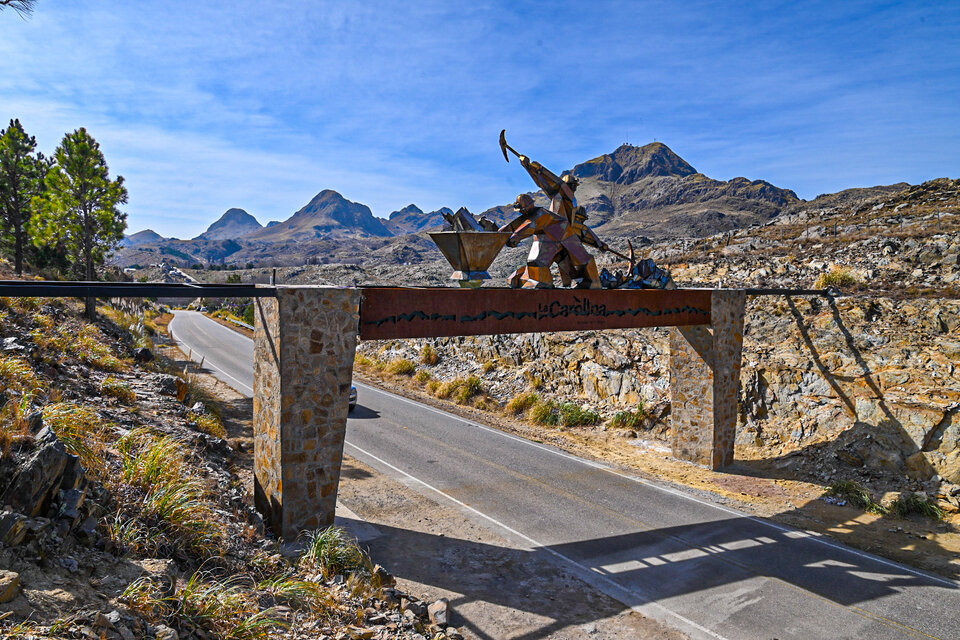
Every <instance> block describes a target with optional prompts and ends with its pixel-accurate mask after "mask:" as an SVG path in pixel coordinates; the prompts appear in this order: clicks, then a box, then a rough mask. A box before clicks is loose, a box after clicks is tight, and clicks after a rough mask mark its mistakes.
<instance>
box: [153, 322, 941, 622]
mask: <svg viewBox="0 0 960 640" xmlns="http://www.w3.org/2000/svg"><path fill="white" fill-rule="evenodd" d="M170 326H171V330H172V333H173V335H174V337H175V338H176V339H177V340H178V341H179V342H181V344H182V346H183V348H184V350H185V351H186V350H190V351H192V352H193V354H194V355H193V357H194V359H195V360H199V359H200V357H201V356H202V357H204V358H205V366H208V367H210V369H211V371H212V373H213V374H214V375H216V376H218V377H220V378H221V379H222V380H223V381H224V382H226V383H227V384H230V385H231V386H233V387H234V388H236V389H237V390H238V391H240V392H241V393H244V394H251V393H252V387H253V343H252V341H251V340H250V339H248V338H246V337H244V336H241V335H240V334H238V333H236V332H234V331H231V330H230V329H228V328H226V327H223V326H221V325H219V324H217V323H216V322H213V321H212V320H209V319H207V318H205V317H203V316H202V315H201V314H199V313H193V312H179V311H178V312H177V314H176V318H175V319H174V320H173V322H172V323H171V325H170ZM357 387H358V389H359V404H358V407H357V409H356V410H355V411H353V412H352V414H351V416H350V419H349V420H348V423H347V443H346V447H345V450H346V452H347V453H349V454H350V455H352V456H354V457H356V458H357V459H359V460H361V461H362V462H364V463H366V464H368V465H370V466H372V467H374V468H376V469H378V470H380V471H382V472H384V473H387V474H390V475H392V476H394V477H397V478H399V479H401V480H403V481H404V482H405V483H406V484H408V485H410V486H414V487H416V488H418V489H419V490H420V491H422V492H424V493H426V494H428V495H432V496H433V497H434V498H435V499H436V500H437V501H438V502H445V503H448V504H450V503H453V504H455V505H457V506H458V507H459V508H460V509H461V510H463V511H464V512H465V513H466V514H467V515H468V516H470V517H471V518H473V519H474V520H476V521H478V522H481V523H483V524H485V525H486V526H488V527H490V528H492V529H494V530H495V531H496V532H497V533H499V534H500V535H503V536H505V537H507V538H508V539H511V540H513V541H515V542H519V543H520V544H522V545H525V546H526V547H527V548H529V549H531V550H534V551H535V552H537V553H540V554H542V555H543V556H544V557H546V558H549V559H551V560H552V561H554V562H556V563H558V564H560V565H562V566H564V567H566V568H568V569H571V570H573V571H574V572H576V573H578V575H580V576H581V577H582V578H583V579H584V580H586V581H587V582H589V583H590V584H592V585H594V586H595V587H597V588H599V589H601V590H602V591H604V592H606V593H607V594H608V595H611V596H613V597H614V598H616V599H618V600H619V601H621V602H623V603H624V604H626V605H628V606H630V607H633V608H634V609H636V610H637V611H639V612H640V613H642V614H644V615H647V616H650V617H652V618H655V619H658V620H660V621H662V622H664V623H665V624H667V625H669V626H672V627H674V628H676V629H679V630H681V631H684V632H686V633H687V634H689V635H690V636H691V637H694V638H713V639H718V638H727V639H730V640H734V639H736V640H741V639H742V640H755V639H762V638H765V639H774V638H775V639H777V640H787V639H788V638H790V639H793V638H796V639H798V640H814V639H819V638H823V639H831V640H834V639H836V638H867V639H869V640H885V639H888V638H891V639H892V638H940V639H942V640H947V639H952V640H956V639H958V638H960V583H957V582H954V581H952V580H947V579H945V578H941V577H937V576H934V575H931V574H928V573H926V572H923V571H919V570H916V569H913V568H910V567H907V566H905V565H901V564H899V563H896V562H892V561H890V560H886V559H883V558H880V557H877V556H874V555H872V554H868V553H864V552H861V551H858V550H855V549H851V548H849V547H846V546H844V545H842V544H840V543H837V542H835V541H833V540H831V539H829V538H826V537H824V536H819V535H816V534H813V533H810V532H805V531H800V530H796V529H791V528H789V527H784V526H781V525H778V524H775V523H772V522H768V521H765V520H763V519H760V518H756V517H752V516H749V515H746V514H743V513H741V512H739V511H736V510H734V509H730V508H728V507H725V506H722V505H718V504H712V503H710V502H708V501H706V500H704V499H701V498H698V497H695V496H692V495H687V494H686V493H685V492H683V491H682V490H679V489H676V488H674V487H671V486H667V485H666V484H663V485H661V484H658V483H653V482H649V481H646V480H642V479H640V478H636V477H633V476H631V475H629V474H626V473H624V472H622V471H619V470H617V469H614V468H611V467H608V466H606V465H603V464H599V463H596V462H592V461H589V460H584V459H581V458H577V457H575V456H572V455H569V454H567V453H565V452H562V451H560V450H558V449H554V448H552V447H549V446H545V445H542V444H538V443H535V442H531V441H528V440H524V439H522V438H518V437H516V436H513V435H509V434H506V433H503V432H500V431H498V430H496V429H492V428H490V427H486V426H483V425H480V424H477V423H474V422H471V421H469V420H465V419H463V418H460V417H458V416H455V415H452V414H449V413H445V412H443V411H440V410H437V409H435V408H433V407H429V406H427V405H424V404H421V403H418V402H415V401H412V400H409V399H406V398H402V397H400V396H397V395H395V394H391V393H388V392H385V391H381V390H379V389H376V388H374V387H370V386H367V385H363V384H357Z"/></svg>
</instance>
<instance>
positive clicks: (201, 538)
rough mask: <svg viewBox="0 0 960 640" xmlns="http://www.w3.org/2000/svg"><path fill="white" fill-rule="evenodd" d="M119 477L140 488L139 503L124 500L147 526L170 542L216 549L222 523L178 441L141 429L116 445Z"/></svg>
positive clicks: (200, 549) (203, 551)
mask: <svg viewBox="0 0 960 640" xmlns="http://www.w3.org/2000/svg"><path fill="white" fill-rule="evenodd" d="M119 449H120V457H121V465H122V469H123V480H124V481H125V482H127V483H129V484H131V485H133V486H135V487H139V488H140V489H142V490H143V492H144V495H143V497H142V499H140V504H139V505H133V504H126V505H121V506H122V507H126V508H127V511H129V512H131V513H134V514H137V516H138V518H140V519H141V520H143V522H144V524H145V525H146V527H147V528H148V529H149V528H151V527H153V526H158V527H159V528H160V529H161V530H162V531H163V532H164V533H165V534H167V538H168V540H169V541H170V542H171V543H172V544H173V545H174V546H179V545H180V543H181V542H182V544H183V546H185V547H186V548H188V549H189V550H191V551H192V552H194V553H197V554H200V555H202V556H206V555H209V554H212V553H215V551H216V549H217V546H218V544H219V542H220V541H221V539H222V537H223V531H222V527H221V526H220V524H219V521H218V519H217V518H216V517H215V516H214V513H213V510H212V509H211V507H210V504H209V501H208V499H207V498H208V497H207V495H206V491H205V490H204V488H203V483H202V481H201V480H200V479H199V478H197V477H195V476H193V475H192V472H191V471H190V470H189V468H188V465H187V464H186V454H185V451H184V448H183V445H182V444H180V443H179V442H177V441H176V440H174V439H173V438H171V437H169V436H154V435H152V434H150V433H147V432H146V431H143V430H137V431H133V432H131V433H130V434H128V435H127V436H125V437H124V438H123V439H122V440H121V441H120V445H119Z"/></svg>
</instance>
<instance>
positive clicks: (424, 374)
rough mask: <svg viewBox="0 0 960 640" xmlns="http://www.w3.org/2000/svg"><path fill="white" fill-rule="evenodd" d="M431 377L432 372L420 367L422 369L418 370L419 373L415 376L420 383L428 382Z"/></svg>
mask: <svg viewBox="0 0 960 640" xmlns="http://www.w3.org/2000/svg"><path fill="white" fill-rule="evenodd" d="M431 377H432V376H431V375H430V372H429V371H427V370H426V369H420V371H417V375H416V376H415V378H416V380H417V382H419V383H420V384H423V383H425V382H427V381H428V380H429V379H430V378H431Z"/></svg>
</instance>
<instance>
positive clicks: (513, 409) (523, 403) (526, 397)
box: [506, 391, 540, 416]
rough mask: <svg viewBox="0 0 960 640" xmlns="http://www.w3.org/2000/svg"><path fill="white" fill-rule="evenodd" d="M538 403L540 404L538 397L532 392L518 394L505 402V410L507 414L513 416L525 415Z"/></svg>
mask: <svg viewBox="0 0 960 640" xmlns="http://www.w3.org/2000/svg"><path fill="white" fill-rule="evenodd" d="M538 402H540V396H539V395H538V394H536V393H533V392H532V391H531V392H525V393H519V394H517V395H515V396H513V397H512V398H510V400H509V401H507V406H506V410H507V413H512V414H513V415H515V416H519V415H523V414H525V413H526V412H527V411H529V410H530V407H532V406H534V405H535V404H537V403H538Z"/></svg>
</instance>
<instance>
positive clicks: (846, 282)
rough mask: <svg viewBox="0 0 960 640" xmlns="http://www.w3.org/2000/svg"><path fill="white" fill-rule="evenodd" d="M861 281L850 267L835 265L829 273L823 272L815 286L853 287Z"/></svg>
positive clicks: (816, 287) (818, 287)
mask: <svg viewBox="0 0 960 640" xmlns="http://www.w3.org/2000/svg"><path fill="white" fill-rule="evenodd" d="M859 283H860V280H859V279H857V277H856V276H855V275H854V274H853V272H852V271H851V270H850V269H848V268H847V267H837V266H835V267H833V268H831V269H830V271H828V272H827V273H821V274H820V275H819V276H818V277H817V281H816V282H815V283H814V284H813V286H814V288H815V289H826V288H827V287H852V286H854V285H856V284H859Z"/></svg>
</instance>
